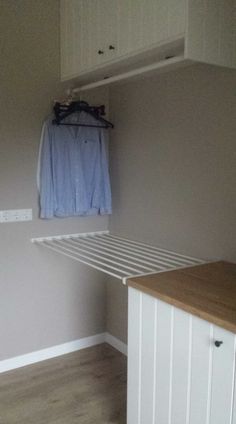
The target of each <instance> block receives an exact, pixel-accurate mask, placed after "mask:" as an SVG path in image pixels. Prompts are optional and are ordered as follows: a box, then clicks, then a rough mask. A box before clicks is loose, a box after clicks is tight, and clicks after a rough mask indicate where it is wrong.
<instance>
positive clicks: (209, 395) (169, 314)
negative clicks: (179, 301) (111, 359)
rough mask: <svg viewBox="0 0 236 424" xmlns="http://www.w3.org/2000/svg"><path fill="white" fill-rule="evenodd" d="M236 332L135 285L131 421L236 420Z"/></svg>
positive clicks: (225, 423)
mask: <svg viewBox="0 0 236 424" xmlns="http://www.w3.org/2000/svg"><path fill="white" fill-rule="evenodd" d="M234 370H235V335H234V334H233V333H231V332H229V331H226V330H224V329H222V328H219V327H217V326H215V325H213V324H211V323H209V322H207V321H204V320H202V319H200V318H198V317H196V316H193V315H191V314H189V313H186V312H184V311H182V310H180V309H178V308H175V307H174V306H171V305H168V304H166V303H165V302H162V301H160V300H158V299H155V298H153V297H151V296H149V295H146V294H144V293H142V292H140V291H138V290H135V289H133V288H129V339H128V424H167V423H169V424H185V423H186V424H200V423H201V424H202V423H206V424H235V419H236V417H234V422H233V421H232V419H233V418H232V409H233V398H234Z"/></svg>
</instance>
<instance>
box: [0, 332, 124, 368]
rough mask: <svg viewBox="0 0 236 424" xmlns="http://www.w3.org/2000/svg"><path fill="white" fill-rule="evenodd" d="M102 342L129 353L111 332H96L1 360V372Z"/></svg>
mask: <svg viewBox="0 0 236 424" xmlns="http://www.w3.org/2000/svg"><path fill="white" fill-rule="evenodd" d="M101 343H108V344H110V345H111V346H113V347H114V348H115V349H117V350H118V351H119V352H121V353H123V354H124V355H127V346H126V344H125V343H123V342H122V341H121V340H119V339H117V338H116V337H114V336H112V335H111V334H109V333H101V334H95V335H94V336H90V337H84V338H82V339H78V340H73V341H71V342H67V343H63V344H60V345H57V346H52V347H49V348H46V349H41V350H38V351H35V352H31V353H26V354H25V355H20V356H15V357H14V358H10V359H5V360H3V361H0V373H3V372H6V371H11V370H14V369H16V368H21V367H25V366H26V365H31V364H35V363H37V362H41V361H45V360H47V359H51V358H56V357H57V356H61V355H65V354H67V353H72V352H75V351H77V350H81V349H85V348H87V347H91V346H96V345H98V344H101Z"/></svg>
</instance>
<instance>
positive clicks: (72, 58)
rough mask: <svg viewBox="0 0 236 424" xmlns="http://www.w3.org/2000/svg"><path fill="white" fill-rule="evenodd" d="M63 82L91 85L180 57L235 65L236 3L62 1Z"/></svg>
mask: <svg viewBox="0 0 236 424" xmlns="http://www.w3.org/2000/svg"><path fill="white" fill-rule="evenodd" d="M60 3H61V78H62V80H69V79H72V78H78V79H81V81H94V80H96V79H102V78H105V77H107V76H112V75H116V74H119V73H120V72H125V71H127V70H130V69H135V67H136V68H137V67H138V66H142V65H143V64H150V63H154V62H157V61H160V60H163V59H164V58H165V57H166V56H181V57H182V58H183V60H185V61H200V62H204V63H211V64H216V65H223V66H228V67H236V36H235V18H236V16H235V10H236V7H235V6H236V0H187V1H186V0H145V1H143V0H60Z"/></svg>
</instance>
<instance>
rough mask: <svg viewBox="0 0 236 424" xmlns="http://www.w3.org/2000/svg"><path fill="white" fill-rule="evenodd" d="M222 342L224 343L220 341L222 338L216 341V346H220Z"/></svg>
mask: <svg viewBox="0 0 236 424" xmlns="http://www.w3.org/2000/svg"><path fill="white" fill-rule="evenodd" d="M222 344H223V342H222V341H220V340H216V341H215V346H216V347H220V346H221V345H222Z"/></svg>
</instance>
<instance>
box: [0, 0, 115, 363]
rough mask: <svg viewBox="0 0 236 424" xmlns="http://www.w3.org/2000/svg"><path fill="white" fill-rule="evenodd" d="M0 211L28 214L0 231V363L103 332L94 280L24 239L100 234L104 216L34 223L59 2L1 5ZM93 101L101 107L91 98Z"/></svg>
mask: <svg viewBox="0 0 236 424" xmlns="http://www.w3.org/2000/svg"><path fill="white" fill-rule="evenodd" d="M0 62H1V66H0V209H16V208H33V216H34V219H33V221H32V222H28V223H13V224H0V360H1V359H6V358H10V357H14V356H16V355H20V354H24V353H28V352H32V351H34V350H38V349H42V348H45V347H49V346H53V345H56V344H59V343H64V342H67V341H71V340H75V339H77V338H80V337H85V336H90V335H93V334H95V333H99V332H103V331H104V329H105V285H104V277H103V275H102V274H101V273H96V272H94V271H92V270H89V269H88V268H87V267H85V266H82V265H79V264H78V263H76V262H73V261H72V260H70V259H67V258H65V257H62V256H59V255H58V256H57V254H55V253H53V252H50V251H44V250H43V249H41V248H39V247H37V246H35V245H32V244H31V243H30V238H31V237H38V236H44V235H54V234H69V233H77V232H84V231H94V230H102V229H106V228H107V224H108V219H107V217H97V218H73V219H55V220H51V221H42V220H39V219H38V204H37V202H38V198H37V189H36V166H37V154H38V145H39V137H40V130H41V125H42V122H43V120H44V118H45V117H46V116H47V114H48V113H49V111H50V108H51V105H52V100H53V99H54V98H55V97H56V96H57V95H59V93H61V92H64V91H62V89H63V90H64V88H65V87H62V86H61V85H60V83H59V69H60V67H59V2H58V1H57V0H40V1H36V0H20V1H19V0H0ZM91 96H92V97H93V100H95V99H97V101H99V102H100V101H102V102H106V100H107V93H106V92H101V91H99V90H98V91H96V92H94V93H93V94H91Z"/></svg>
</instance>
